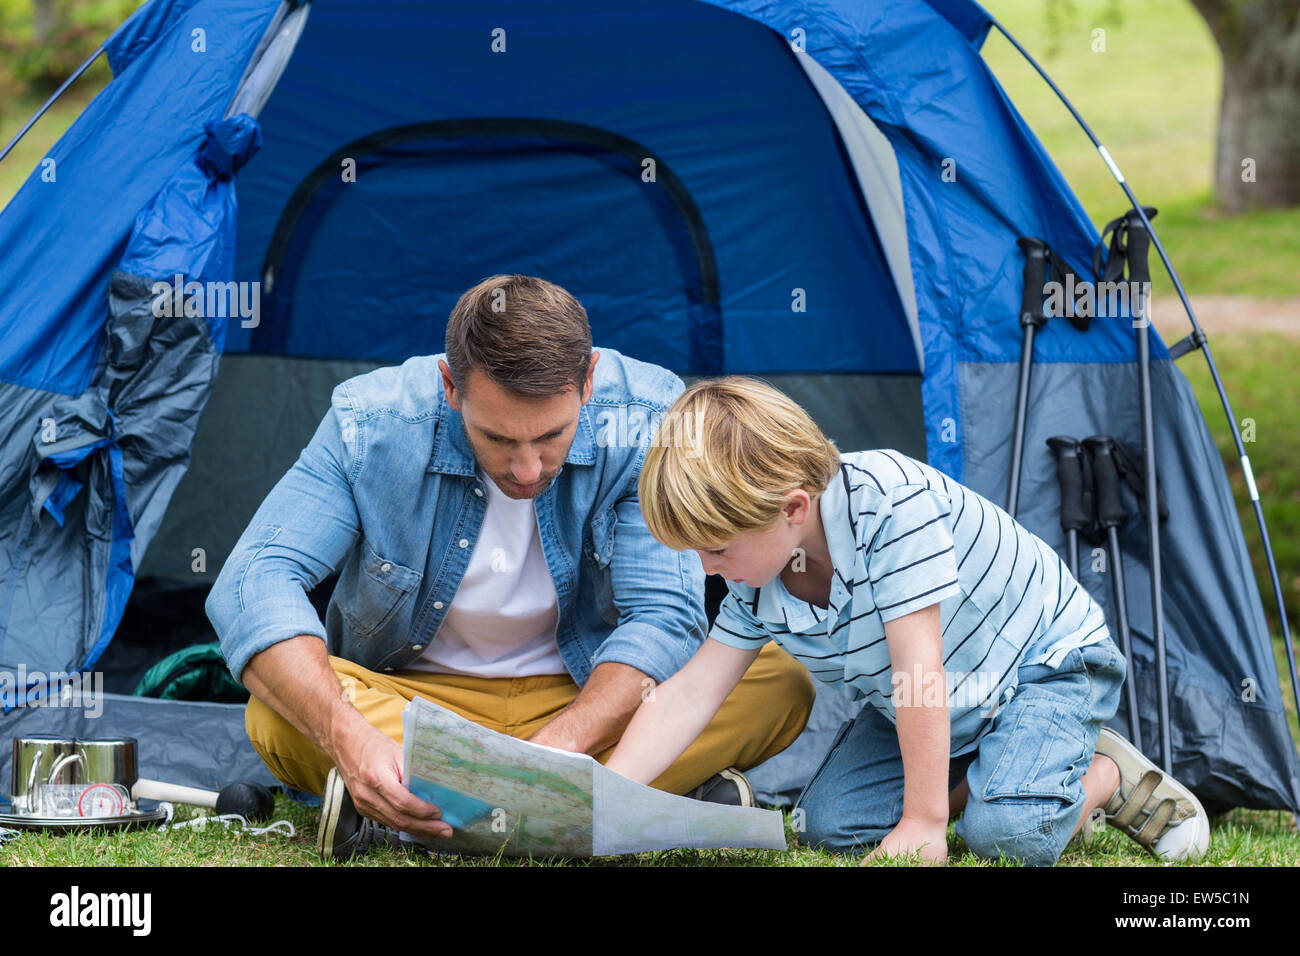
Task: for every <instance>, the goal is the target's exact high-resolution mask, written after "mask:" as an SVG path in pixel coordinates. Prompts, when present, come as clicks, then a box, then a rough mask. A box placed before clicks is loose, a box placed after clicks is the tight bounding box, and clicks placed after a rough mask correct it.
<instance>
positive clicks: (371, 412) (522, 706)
mask: <svg viewBox="0 0 1300 956" xmlns="http://www.w3.org/2000/svg"><path fill="white" fill-rule="evenodd" d="M682 390H683V384H682V382H681V380H680V379H679V378H677V377H676V376H675V375H673V374H672V373H671V372H668V371H666V370H664V369H661V368H658V367H657V366H654V365H649V364H646V363H643V362H638V361H635V360H633V359H630V358H627V357H626V356H622V355H620V354H619V353H617V352H615V351H614V350H612V349H605V350H602V351H595V350H593V349H592V346H591V330H590V327H589V325H588V322H587V315H586V312H585V310H584V309H583V308H582V306H581V305H580V304H579V303H578V302H577V301H576V300H575V299H574V298H573V297H572V296H571V295H569V294H568V293H567V292H566V291H564V290H563V289H561V288H559V287H558V286H555V285H553V284H551V283H549V282H545V281H543V280H541V279H535V278H529V277H525V276H493V277H491V278H489V279H486V280H484V281H483V282H481V283H479V284H478V285H477V286H475V287H474V288H472V289H470V290H469V291H468V292H466V293H465V294H464V295H463V296H462V297H461V299H460V301H459V302H458V303H457V304H456V307H455V308H454V309H453V310H452V313H451V316H450V318H449V320H448V324H447V338H446V352H445V354H444V355H438V356H416V357H413V358H411V359H408V360H407V361H406V362H405V363H403V364H402V365H400V366H397V367H390V368H381V369H377V370H375V371H373V372H370V373H368V374H365V375H360V376H357V377H356V378H352V379H349V380H348V381H345V382H343V383H342V384H341V385H339V386H337V387H336V388H335V389H334V392H333V396H332V399H331V410H330V412H329V413H328V414H327V415H326V416H325V418H324V420H323V421H322V422H321V424H320V426H319V428H318V429H317V431H316V434H315V436H314V437H313V438H312V440H311V442H310V444H309V445H308V446H307V447H306V448H305V449H304V450H303V452H302V454H301V455H300V456H299V458H298V461H297V462H296V463H295V464H294V466H293V467H292V468H291V469H290V470H289V472H288V473H287V474H286V475H285V476H284V477H283V478H282V479H281V480H280V482H279V483H278V484H277V485H276V486H275V488H274V489H272V491H271V493H270V494H269V495H268V496H267V498H266V500H265V501H264V502H263V503H262V505H261V507H259V508H258V510H257V513H256V514H255V515H254V516H253V519H252V521H251V522H250V524H249V526H248V528H247V529H246V530H245V531H244V534H243V535H242V536H241V537H240V539H239V541H238V543H237V544H236V545H235V548H234V550H233V552H232V553H231V555H230V557H229V558H228V559H227V561H226V563H225V565H224V566H223V568H222V570H221V574H220V575H219V576H218V578H217V580H216V582H215V584H214V585H213V588H212V592H211V594H210V595H209V597H208V600H207V605H206V607H207V612H208V616H209V617H210V618H211V620H212V623H213V626H214V627H215V628H216V631H217V633H218V635H219V636H220V638H221V645H222V651H223V653H224V654H225V657H226V660H227V662H228V664H229V666H230V669H231V672H232V673H233V674H234V675H235V677H236V678H237V679H239V680H240V681H241V682H242V683H243V684H244V685H245V686H246V687H247V688H248V689H249V691H250V692H251V693H252V695H253V696H252V699H251V700H250V702H249V705H248V709H247V712H246V719H245V722H246V726H247V730H248V735H249V738H250V740H251V741H252V743H253V746H254V748H255V749H256V750H257V752H258V753H259V754H260V755H261V757H262V759H263V760H264V761H265V762H266V764H267V766H268V767H269V768H270V769H271V771H272V772H273V773H274V774H275V775H276V777H278V778H279V779H280V780H281V781H283V782H284V783H286V784H288V785H289V786H291V787H294V788H296V789H299V790H304V791H307V792H311V793H321V794H322V809H321V824H322V825H321V827H320V834H319V847H320V850H321V853H322V854H323V855H325V856H332V857H349V856H353V855H355V854H357V853H359V852H364V851H365V849H367V848H368V846H369V845H371V844H372V843H374V842H376V841H380V840H383V841H386V842H391V839H390V838H391V835H390V834H388V833H386V832H384V831H383V830H382V828H381V827H375V826H373V825H372V824H371V823H370V822H369V821H376V822H377V823H378V824H381V825H382V826H383V827H388V828H392V829H395V830H400V831H405V832H407V833H410V834H412V835H415V836H417V837H438V836H449V835H450V834H451V827H450V826H449V825H447V824H446V823H444V822H442V820H441V819H440V811H439V809H438V808H437V807H435V806H433V805H432V804H429V803H426V802H425V801H423V800H420V799H419V798H417V797H415V796H414V795H412V794H411V793H410V792H409V790H407V788H406V786H405V785H404V783H403V779H402V751H401V743H400V741H401V734H402V729H401V713H402V710H403V708H404V707H405V706H406V703H407V702H408V701H409V700H411V699H412V698H413V697H415V696H422V697H426V698H428V699H430V700H433V701H435V702H436V703H438V704H441V705H442V706H444V707H447V708H449V709H451V710H453V711H456V712H457V713H459V714H461V715H462V716H464V717H466V718H467V719H470V720H474V721H476V722H478V723H480V724H482V725H484V726H487V727H490V728H491V729H494V730H497V731H500V732H503V733H507V734H511V735H513V736H516V737H521V738H526V739H529V740H532V741H533V742H535V743H539V744H546V745H548V746H552V747H559V748H562V749H565V750H569V751H574V752H580V753H587V754H591V755H593V756H595V757H596V758H597V759H605V758H606V757H607V756H608V755H609V754H610V753H612V751H613V747H614V745H615V744H616V743H617V742H618V740H619V737H620V735H621V734H622V732H623V729H624V728H625V727H626V725H627V723H628V721H629V720H630V719H631V717H632V714H633V713H634V712H635V711H636V708H637V706H638V705H639V704H640V703H641V701H642V699H643V697H644V696H648V694H649V692H650V691H651V690H652V689H653V687H654V685H655V684H656V683H657V682H660V681H663V680H666V679H667V678H668V677H669V676H671V675H672V674H673V673H674V672H676V671H677V670H678V669H679V668H680V667H681V666H682V665H683V664H685V663H686V661H687V660H688V659H689V658H690V657H691V655H692V654H693V653H694V651H695V649H696V648H697V647H699V646H700V644H701V643H702V641H703V639H704V629H705V624H706V619H705V614H704V609H703V601H702V593H703V581H704V574H703V568H702V566H701V564H700V560H699V558H698V556H696V555H695V554H694V553H685V554H678V553H677V552H675V551H672V550H671V549H669V548H666V547H664V546H663V545H661V544H659V543H658V542H657V541H655V540H654V539H653V537H651V535H650V533H649V532H648V531H647V530H646V527H645V523H644V521H643V520H642V517H641V511H640V507H639V504H638V501H637V478H638V476H639V472H640V467H641V462H642V461H643V460H644V457H645V453H646V450H647V448H648V446H649V441H650V434H651V431H652V428H653V425H654V423H656V422H657V420H658V418H659V416H660V415H662V413H663V412H664V411H665V410H666V409H667V408H668V406H669V405H671V404H672V402H673V400H674V399H675V398H676V397H677V395H678V394H680V393H681V392H682ZM335 569H338V570H339V579H338V583H337V585H336V586H335V589H334V593H333V596H332V597H331V599H330V603H329V607H328V610H327V612H326V616H325V623H324V626H323V627H322V625H321V621H320V618H319V616H318V615H317V613H316V611H315V610H314V608H313V607H312V605H311V603H310V601H309V600H308V598H307V591H309V590H310V589H312V588H314V587H315V586H316V585H317V584H318V583H320V582H321V581H322V580H324V579H325V578H326V577H327V576H329V574H331V573H332V572H333V571H334V570H335ZM812 697H813V690H812V684H811V681H810V680H809V679H808V676H807V673H806V671H804V669H803V668H802V667H800V666H799V665H798V664H797V663H795V662H794V661H793V659H791V658H790V657H789V656H788V655H787V654H785V653H784V652H782V651H780V650H779V649H777V648H776V646H775V645H772V647H771V648H769V649H766V650H765V651H764V653H763V654H762V655H760V657H759V659H758V661H756V662H755V664H754V666H753V667H751V668H750V671H749V674H748V675H747V676H746V678H745V680H744V681H742V682H741V683H740V684H739V685H738V686H737V687H736V689H735V690H734V691H733V693H732V694H731V695H730V697H728V699H727V701H726V702H725V703H724V705H723V706H722V708H721V709H720V710H719V712H718V714H717V716H716V717H715V719H714V721H713V723H712V724H710V726H709V728H708V730H706V731H705V733H704V734H703V735H701V737H700V739H699V740H698V741H697V742H696V744H695V745H693V746H692V747H691V748H690V749H688V750H687V751H686V752H685V753H684V754H683V755H682V756H681V758H680V759H679V760H678V761H676V762H675V763H674V764H673V765H672V766H671V767H670V768H669V769H668V770H667V771H665V772H664V773H663V774H662V775H661V776H660V777H659V778H657V779H656V780H655V781H654V782H653V785H654V786H656V787H658V788H660V789H663V790H667V791H669V792H672V793H678V794H685V793H692V795H694V796H698V797H701V798H708V799H714V800H718V801H721V802H731V803H752V799H753V797H752V791H750V788H749V784H748V782H747V781H746V780H745V779H744V777H743V775H742V774H741V773H739V772H738V771H737V769H736V768H739V769H740V770H744V769H748V768H749V767H752V766H755V765H757V764H759V763H761V762H762V761H764V760H766V759H767V758H769V757H771V756H772V755H774V754H776V753H779V752H780V751H781V750H783V749H785V748H786V747H787V746H788V745H789V744H790V743H791V742H793V740H794V739H795V737H797V736H798V734H799V733H800V732H801V731H802V729H803V727H804V724H805V722H806V720H807V717H808V713H809V711H810V709H811V707H812ZM774 702H775V703H774Z"/></svg>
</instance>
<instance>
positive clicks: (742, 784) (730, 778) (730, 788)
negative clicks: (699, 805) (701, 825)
mask: <svg viewBox="0 0 1300 956" xmlns="http://www.w3.org/2000/svg"><path fill="white" fill-rule="evenodd" d="M686 796H688V797H690V798H691V799H692V800H703V801H704V802H706V803H722V804H726V805H727V806H729V807H754V806H758V804H757V803H755V801H754V788H753V787H751V786H750V785H749V781H748V780H747V779H746V778H745V775H744V774H743V773H741V772H740V771H739V770H737V769H736V768H735V767H728V768H727V769H726V770H723V771H721V772H719V773H715V774H714V775H713V776H712V777H710V778H709V779H708V780H706V781H704V782H703V783H702V784H700V785H699V786H698V787H696V788H695V789H694V790H692V791H691V792H690V793H688V794H686Z"/></svg>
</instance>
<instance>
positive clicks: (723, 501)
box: [637, 375, 840, 551]
mask: <svg viewBox="0 0 1300 956" xmlns="http://www.w3.org/2000/svg"><path fill="white" fill-rule="evenodd" d="M839 466H840V457H839V451H838V450H837V449H836V447H835V445H834V444H833V443H832V442H831V441H830V440H829V439H827V438H826V436H825V435H823V434H822V432H821V429H819V428H818V427H817V426H816V424H814V422H813V420H812V418H811V417H809V415H808V413H807V412H805V411H804V410H803V409H802V408H801V407H800V406H799V405H798V404H797V403H795V402H794V401H792V400H791V399H790V398H789V397H787V396H786V395H784V394H782V393H781V392H779V391H777V390H776V389H775V388H773V387H772V386H770V385H768V384H767V383H766V382H762V381H759V380H758V379H755V378H748V377H746V376H742V375H727V376H723V377H722V378H713V379H705V380H703V381H700V382H696V383H695V384H694V385H692V386H691V387H690V388H688V389H686V391H685V392H683V393H682V395H681V396H680V397H679V398H678V399H677V401H676V402H674V403H673V406H672V408H670V409H668V411H667V412H665V413H664V417H663V420H662V421H661V422H660V425H659V431H658V433H657V434H656V436H655V439H654V441H653V442H652V443H651V445H650V448H649V449H648V451H647V452H646V458H645V463H644V464H643V465H642V467H641V478H640V481H639V484H638V487H637V490H638V494H639V496H640V499H641V513H642V515H643V516H644V517H645V522H646V527H648V528H649V529H650V533H651V534H652V535H654V536H655V538H657V539H658V540H659V541H661V542H663V543H664V544H666V545H668V547H670V548H673V549H675V550H677V551H685V550H688V549H690V548H701V549H704V548H716V547H719V546H720V545H722V544H725V543H726V542H728V541H730V540H732V539H733V538H735V537H737V536H738V535H741V534H744V533H745V532H747V531H753V530H755V529H758V528H764V527H767V526H768V525H770V524H771V523H772V522H773V521H774V520H776V517H777V515H778V514H780V511H781V505H782V502H783V498H784V496H785V494H786V492H788V491H790V490H791V489H794V488H802V489H803V490H804V491H806V492H808V494H809V495H811V496H812V497H813V498H814V500H815V499H816V498H817V496H819V495H820V494H821V493H822V492H823V491H825V490H826V485H827V483H828V482H829V481H830V480H831V479H832V478H833V477H834V476H835V472H836V471H837V470H838V469H839Z"/></svg>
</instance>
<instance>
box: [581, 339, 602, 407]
mask: <svg viewBox="0 0 1300 956" xmlns="http://www.w3.org/2000/svg"><path fill="white" fill-rule="evenodd" d="M599 359H600V353H599V352H597V351H596V350H595V349H593V350H592V352H591V364H590V365H588V366H587V380H586V381H585V382H583V383H582V404H584V405H586V404H587V402H589V401H591V395H592V392H594V391H595V388H596V362H597V360H599Z"/></svg>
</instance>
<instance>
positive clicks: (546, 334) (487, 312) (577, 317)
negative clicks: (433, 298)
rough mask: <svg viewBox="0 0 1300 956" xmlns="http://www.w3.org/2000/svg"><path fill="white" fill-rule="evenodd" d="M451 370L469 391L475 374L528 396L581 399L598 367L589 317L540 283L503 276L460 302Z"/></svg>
mask: <svg viewBox="0 0 1300 956" xmlns="http://www.w3.org/2000/svg"><path fill="white" fill-rule="evenodd" d="M446 350H447V366H448V367H449V368H450V369H451V378H452V381H453V382H455V383H456V387H457V388H459V389H464V388H465V384H466V381H467V379H468V377H469V371H470V369H478V370H479V371H480V372H483V373H484V374H486V375H487V376H488V378H490V379H492V380H493V381H494V382H496V383H497V384H498V385H500V386H501V387H502V388H505V389H509V390H510V391H512V392H518V393H520V394H522V395H539V396H542V395H555V394H557V393H559V392H562V391H563V390H564V389H565V387H566V386H568V385H573V386H574V387H576V388H577V389H578V391H579V393H581V391H582V386H583V384H584V383H585V382H586V380H587V367H588V365H590V363H591V326H590V324H589V323H588V322H587V310H586V309H584V308H583V307H582V305H581V304H580V303H579V302H578V300H577V299H575V298H574V297H573V296H572V295H570V294H569V293H568V292H566V291H565V290H564V289H562V288H560V287H559V286H558V285H555V284H554V283H553V282H547V281H546V280H545V279H538V278H535V277H533V276H521V275H495V276H490V277H489V278H487V279H484V280H483V281H482V282H480V283H479V284H478V285H476V286H474V288H472V289H470V290H469V291H468V292H466V293H465V294H464V295H462V296H461V297H460V301H459V302H457V303H456V307H455V308H454V309H452V310H451V316H450V318H448V320H447V346H446Z"/></svg>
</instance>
